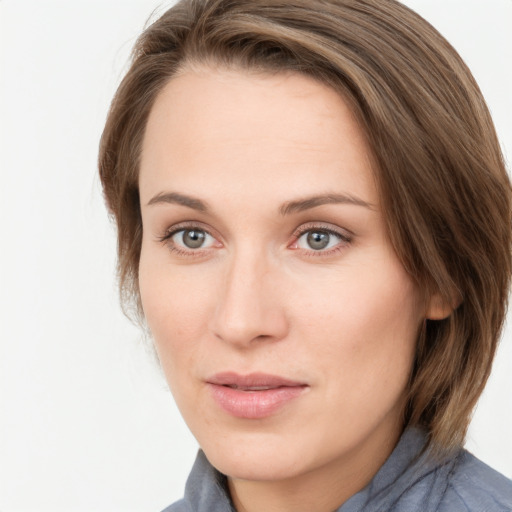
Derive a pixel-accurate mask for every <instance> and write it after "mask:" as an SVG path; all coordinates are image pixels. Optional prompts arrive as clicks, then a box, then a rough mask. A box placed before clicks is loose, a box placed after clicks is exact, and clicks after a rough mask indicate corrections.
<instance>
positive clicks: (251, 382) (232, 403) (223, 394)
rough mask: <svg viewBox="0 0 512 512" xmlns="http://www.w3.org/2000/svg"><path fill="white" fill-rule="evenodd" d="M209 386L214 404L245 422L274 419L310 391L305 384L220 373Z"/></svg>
mask: <svg viewBox="0 0 512 512" xmlns="http://www.w3.org/2000/svg"><path fill="white" fill-rule="evenodd" d="M206 383H207V386H208V387H209V389H210V392H211V396H212V397H213V400H214V402H215V403H216V404H217V405H218V406H220V408H221V409H222V410H223V411H224V412H227V413H228V414H230V415H231V416H234V417H237V418H244V419H262V418H266V417H268V416H272V415H273V414H275V413H277V412H278V411H279V410H280V409H281V408H283V407H284V406H286V405H287V404H288V403H289V402H291V401H293V400H294V399H295V398H298V397H300V396H301V395H302V394H304V392H305V391H306V390H307V389H308V388H309V386H308V385H307V384H306V383H304V382H299V381H293V380H289V379H285V378H283V377H279V376H276V375H269V374H264V373H251V374H249V375H239V374H236V373H232V372H226V373H219V374H216V375H214V376H212V377H211V378H209V379H207V381H206Z"/></svg>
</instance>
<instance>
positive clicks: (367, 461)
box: [228, 428, 401, 512]
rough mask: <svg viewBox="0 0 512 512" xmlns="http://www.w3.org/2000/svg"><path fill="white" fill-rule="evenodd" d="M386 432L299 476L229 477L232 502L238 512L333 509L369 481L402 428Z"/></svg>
mask: <svg viewBox="0 0 512 512" xmlns="http://www.w3.org/2000/svg"><path fill="white" fill-rule="evenodd" d="M386 434H387V435H376V436H374V437H372V438H370V439H366V440H365V441H364V442H363V443H362V445H360V446H357V447H356V448H354V449H353V450H352V451H351V453H347V454H345V455H344V456H343V457H342V458H340V459H336V460H335V461H332V462H329V463H327V464H325V465H324V466H322V467H320V468H315V469H312V470H311V471H309V472H307V473H305V474H301V475H298V476H292V477H290V478H286V479H283V480H272V481H251V480H240V479H233V478H229V479H228V486H229V491H230V494H231V499H232V501H233V504H234V505H235V508H236V510H237V512H261V511H262V510H265V512H292V511H293V512H311V510H314V511H315V512H332V511H334V510H336V509H338V508H339V507H340V506H341V505H343V503H345V502H346V501H347V500H348V499H349V498H350V497H352V496H353V495H354V494H356V493H357V492H359V491H360V490H361V489H363V488H364V487H365V486H366V485H367V484H368V483H369V482H370V481H371V479H372V478H373V476H374V475H375V474H376V473H377V471H378V470H379V469H380V467H381V466H382V465H383V464H384V462H385V461H386V459H387V458H388V457H389V455H390V454H391V452H392V451H393V449H394V447H395V446H396V444H397V442H398V439H399V437H400V434H401V429H400V428H398V429H396V431H395V432H394V434H393V435H389V434H390V432H389V431H388V432H386Z"/></svg>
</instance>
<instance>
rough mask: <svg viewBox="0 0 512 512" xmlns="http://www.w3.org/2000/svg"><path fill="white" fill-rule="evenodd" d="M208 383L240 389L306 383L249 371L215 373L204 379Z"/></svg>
mask: <svg viewBox="0 0 512 512" xmlns="http://www.w3.org/2000/svg"><path fill="white" fill-rule="evenodd" d="M206 381H207V382H208V383H209V384H216V385H218V386H229V387H232V388H240V389H255V388H260V389H273V388H280V387H298V386H306V383H304V382H299V381H295V380H290V379H286V378H284V377H280V376H278V375H269V374H267V373H259V372H255V373H249V374H247V375H240V374H238V373H235V372H222V373H216V374H215V375H213V376H211V377H209V378H208V379H207V380H206Z"/></svg>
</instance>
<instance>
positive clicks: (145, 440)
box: [0, 0, 512, 512]
mask: <svg viewBox="0 0 512 512" xmlns="http://www.w3.org/2000/svg"><path fill="white" fill-rule="evenodd" d="M405 3H406V4H408V5H410V6H411V7H413V8H414V9H416V10H417V11H419V12H420V14H422V15H424V16H425V17H426V18H427V19H428V20H430V21H431V22H432V24H433V25H434V26H436V27H437V28H438V29H439V30H440V31H441V32H442V33H443V34H444V35H445V36H446V37H447V38H448V39H449V40H450V42H451V43H452V44H453V45H454V46H455V47H456V48H457V49H458V50H459V52H460V53H461V55H462V56H463V58H464V59H465V60H466V61H467V63H468V64H469V66H470V68H471V69H472V70H473V72H474V74H475V76H476V78H477V81H478V82H479V84H480V86H481V88H482V90H483V93H484V95H485V97H486V98H487V101H488V103H489V105H490V108H491V111H492V113H493V115H494V119H495V123H496V126H497V130H498V134H499V137H500V140H501V143H502V146H503V149H504V151H505V154H506V156H507V159H508V162H510V161H511V159H512V73H511V63H512V0H487V1H485V2H483V1H482V0H473V1H469V0H430V1H429V0H408V1H407V2H405ZM169 4H170V2H167V3H165V2H158V1H156V0H101V1H100V0H96V1H93V0H73V1H70V0H60V1H58V0H46V1H39V0H0V48H1V54H0V84H1V85H0V87H1V89H0V130H1V132H0V172H1V180H0V315H1V316H0V325H1V341H0V510H1V511H2V512H15V511H18V512H19V511H38V512H39V511H41V512H42V511H48V512H59V511H63V512H64V511H66V512H75V511H106V512H115V511H153V512H158V511H159V510H161V509H162V508H163V507H164V506H166V505H168V504H169V503H170V502H172V501H174V500H176V499H178V498H179V497H181V495H182V489H183V485H184V481H185V478H186V475H187V473H188V470H189V468H190V466H191V464H192V462H193V459H194V455H195V451H196V444H195V441H194V439H193V438H192V436H191V435H190V434H189V433H188V431H187V429H186V427H185V426H184V424H183V422H182V420H181V419H180V417H179V414H178V412H177V410H176V408H175V406H174V404H173V401H172V398H171V396H170V394H169V392H168V391H167V389H166V386H165V382H164V381H163V379H162V377H161V376H160V374H159V371H158V369H157V367H156V365H155V364H154V363H153V362H152V361H151V358H150V357H149V356H148V355H147V352H146V351H145V350H144V343H143V341H142V339H141V336H140V333H139V332H138V330H137V329H136V328H135V327H133V326H132V325H131V324H130V323H129V322H128V321H127V320H126V319H125V318H124V317H123V316H122V314H121V313H120V311H119V307H118V303H117V291H116V288H115V281H114V268H115V259H114V254H115V235H114V229H113V226H112V225H111V224H110V223H109V221H108V219H107V214H106V211H105V208H104V206H103V202H102V197H101V191H100V186H99V181H98V178H97V177H96V157H97V146H98V140H99V137H100V133H101V130H102V125H103V123H104V120H105V116H106V112H107V108H108V104H109V101H110V99H111V97H112V95H113V93H114V90H115V88H116V85H117V84H118V82H119V80H120V78H121V76H122V73H123V71H124V70H125V69H126V62H127V59H128V54H129V51H130V49H131V47H132V45H133V42H134V40H135V38H136V36H137V35H138V34H139V33H140V31H141V29H142V28H143V26H144V24H145V22H146V20H147V18H148V17H149V16H150V15H151V13H152V12H153V10H154V9H155V8H158V12H162V11H163V10H164V7H165V6H168V5H169ZM509 169H510V164H509ZM511 433H512V330H511V329H508V330H507V331H506V332H505V336H504V340H503V342H502V345H501V348H500V352H499V354H498V359H497V361H496V364H495V367H494V372H493V375H492V378H491V380H490V382H489V385H488V387H487V390H486V392H485V394H484V397H483V398H482V400H481V402H480V406H479V408H478V410H477V412H476V414H475V417H474V420H473V423H472V427H471V431H470V435H469V440H468V447H469V448H470V449H471V450H472V451H474V452H475V453H476V454H477V455H478V456H479V457H480V458H482V459H483V460H484V461H486V462H487V463H489V464H490V465H492V466H494V467H495V468H497V469H499V470H500V471H501V472H503V473H505V474H506V475H507V476H509V477H512V440H511Z"/></svg>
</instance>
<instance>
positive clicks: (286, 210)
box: [148, 192, 374, 215]
mask: <svg viewBox="0 0 512 512" xmlns="http://www.w3.org/2000/svg"><path fill="white" fill-rule="evenodd" d="M154 204H179V205H181V206H186V207H187V208H191V209H193V210H197V211H199V212H203V213H206V212H208V210H209V208H208V205H207V203H205V202H204V201H201V199H197V198H195V197H191V196H187V195H185V194H179V193H177V192H160V193H159V194H156V195H155V196H153V197H152V198H151V199H150V200H149V202H148V206H151V205H154ZM324 204H351V205H355V206H362V207H364V208H368V209H370V210H372V209H373V208H374V206H373V205H372V204H371V203H368V202H366V201H363V200H362V199H359V198H358V197H355V196H352V195H350V194H321V195H316V196H310V197H305V198H303V199H297V200H294V201H287V202H286V203H284V204H283V205H282V206H281V207H280V208H279V213H281V215H290V214H292V213H298V212H303V211H305V210H309V209H311V208H316V207H317V206H322V205H324Z"/></svg>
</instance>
